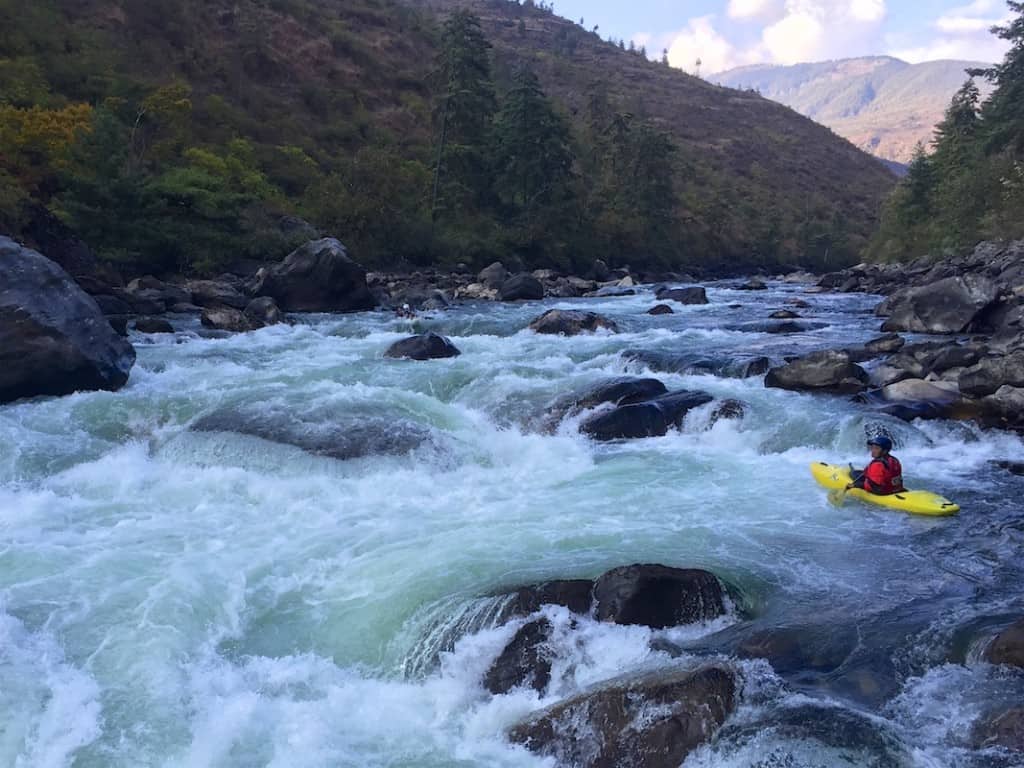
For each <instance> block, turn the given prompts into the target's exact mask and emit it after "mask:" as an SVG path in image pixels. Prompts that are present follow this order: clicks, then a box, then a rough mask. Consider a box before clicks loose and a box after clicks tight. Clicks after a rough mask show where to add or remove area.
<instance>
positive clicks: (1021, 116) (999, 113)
mask: <svg viewBox="0 0 1024 768" xmlns="http://www.w3.org/2000/svg"><path fill="white" fill-rule="evenodd" d="M1007 5H1008V6H1009V7H1010V10H1011V11H1013V12H1014V13H1015V14H1017V17H1016V18H1014V19H1012V20H1011V21H1010V23H1009V24H1007V25H1006V26H1005V27H994V28H993V30H992V31H993V33H995V34H996V35H997V36H998V37H1001V38H1002V39H1003V40H1007V41H1009V43H1010V50H1009V51H1008V52H1007V54H1006V56H1005V58H1004V59H1003V61H1002V63H1001V64H996V65H995V66H994V67H989V68H987V69H977V70H971V74H972V75H981V76H983V77H985V78H987V79H988V80H989V81H990V82H991V83H993V84H994V85H995V90H994V91H993V92H992V95H991V96H989V98H988V100H987V101H986V102H985V104H984V107H983V108H982V113H981V114H982V118H983V119H984V121H985V125H986V131H987V133H988V142H987V149H988V151H989V152H990V153H993V152H999V151H1002V150H1004V149H1010V150H1011V151H1012V152H1013V153H1014V154H1015V155H1017V156H1018V157H1020V156H1022V155H1024V2H1015V1H1014V0H1009V1H1008V2H1007Z"/></svg>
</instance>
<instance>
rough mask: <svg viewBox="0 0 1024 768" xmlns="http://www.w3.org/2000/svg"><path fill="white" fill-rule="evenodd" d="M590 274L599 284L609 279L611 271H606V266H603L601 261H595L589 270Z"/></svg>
mask: <svg viewBox="0 0 1024 768" xmlns="http://www.w3.org/2000/svg"><path fill="white" fill-rule="evenodd" d="M591 273H592V274H593V276H594V279H595V280H596V281H597V282H599V283H601V282H604V281H605V280H607V279H608V278H609V277H611V270H609V269H608V265H607V264H605V263H604V261H602V260H601V259H597V260H595V261H594V266H593V268H592V270H591Z"/></svg>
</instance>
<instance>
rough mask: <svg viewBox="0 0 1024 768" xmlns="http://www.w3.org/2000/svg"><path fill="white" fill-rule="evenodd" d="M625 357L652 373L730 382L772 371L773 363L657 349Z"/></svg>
mask: <svg viewBox="0 0 1024 768" xmlns="http://www.w3.org/2000/svg"><path fill="white" fill-rule="evenodd" d="M622 358H623V359H624V360H628V361H631V362H635V363H639V364H640V365H643V366H645V367H647V368H650V369H651V370H652V371H664V372H665V373H686V374H696V375H700V374H705V373H707V374H713V375H715V376H721V377H723V378H727V379H746V378H749V377H751V376H761V375H762V374H765V373H767V372H768V369H769V368H771V361H770V360H769V359H768V358H767V357H764V356H762V355H758V356H756V357H739V356H738V357H732V358H729V357H707V356H705V355H701V354H698V353H692V352H670V351H665V350H656V349H627V350H625V351H624V352H623V353H622Z"/></svg>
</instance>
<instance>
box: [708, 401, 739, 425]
mask: <svg viewBox="0 0 1024 768" xmlns="http://www.w3.org/2000/svg"><path fill="white" fill-rule="evenodd" d="M746 412H747V404H746V403H744V402H743V401H742V400H736V399H733V398H731V397H730V398H728V399H726V400H723V401H722V402H721V403H719V404H718V405H716V406H715V409H714V410H713V411H712V412H711V417H710V418H709V419H708V427H709V428H710V427H713V426H715V424H717V423H718V422H720V421H722V420H723V419H728V420H734V421H738V420H740V419H742V418H743V417H744V416H745V415H746Z"/></svg>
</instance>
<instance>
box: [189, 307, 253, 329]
mask: <svg viewBox="0 0 1024 768" xmlns="http://www.w3.org/2000/svg"><path fill="white" fill-rule="evenodd" d="M200 322H201V323H202V325H203V327H204V328H210V329H213V330H215V331H229V332H231V333H245V332H246V331H251V330H253V327H252V325H251V324H250V323H249V320H248V318H247V317H246V316H245V315H244V314H243V313H242V311H241V310H238V309H232V308H231V307H220V308H217V309H204V310H203V314H202V316H201V317H200Z"/></svg>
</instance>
